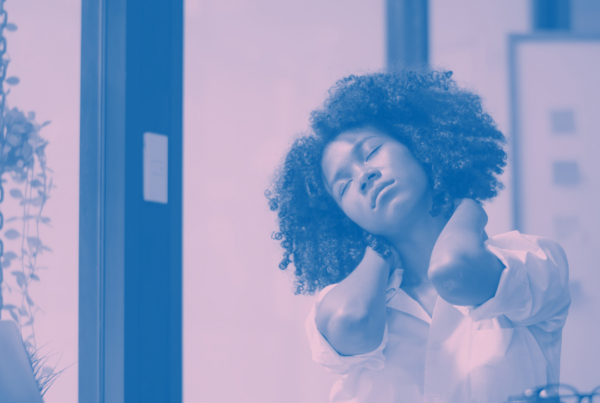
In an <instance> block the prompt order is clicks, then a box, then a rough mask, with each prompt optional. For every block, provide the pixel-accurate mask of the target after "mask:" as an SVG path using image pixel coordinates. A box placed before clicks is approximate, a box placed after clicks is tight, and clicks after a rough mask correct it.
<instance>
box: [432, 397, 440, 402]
mask: <svg viewBox="0 0 600 403" xmlns="http://www.w3.org/2000/svg"><path fill="white" fill-rule="evenodd" d="M431 403H440V399H439V398H438V397H434V398H433V399H431Z"/></svg>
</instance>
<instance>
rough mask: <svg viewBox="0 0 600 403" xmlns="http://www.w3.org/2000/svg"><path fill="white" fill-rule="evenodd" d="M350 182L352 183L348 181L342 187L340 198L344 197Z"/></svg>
mask: <svg viewBox="0 0 600 403" xmlns="http://www.w3.org/2000/svg"><path fill="white" fill-rule="evenodd" d="M350 182H352V181H348V182H346V183H344V184H343V185H342V186H341V187H340V197H341V196H343V195H344V193H345V192H346V188H347V187H348V185H350Z"/></svg>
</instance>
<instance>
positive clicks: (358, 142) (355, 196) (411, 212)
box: [321, 128, 431, 236]
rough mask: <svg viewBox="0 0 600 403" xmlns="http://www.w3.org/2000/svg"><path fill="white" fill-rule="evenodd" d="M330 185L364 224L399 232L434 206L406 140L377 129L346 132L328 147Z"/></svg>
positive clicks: (375, 231)
mask: <svg viewBox="0 0 600 403" xmlns="http://www.w3.org/2000/svg"><path fill="white" fill-rule="evenodd" d="M321 167H322V171H323V180H324V181H325V187H326V188H327V190H328V191H329V193H330V194H331V196H332V197H333V199H334V200H335V201H336V203H337V204H338V205H339V206H340V208H341V209H342V210H343V211H344V213H345V214H346V215H347V216H348V217H349V218H350V219H351V220H352V221H354V222H355V223H356V224H358V225H359V226H360V227H361V228H363V229H365V230H366V231H369V232H370V233H372V234H375V235H382V236H386V235H394V234H397V233H398V232H399V231H401V228H403V227H405V226H406V225H407V224H409V222H410V220H412V219H415V218H416V217H417V216H419V215H421V214H423V213H426V214H428V212H429V210H430V209H431V189H430V186H429V184H428V180H427V175H426V173H425V171H424V170H423V167H422V166H421V165H420V164H419V162H417V160H416V159H415V158H414V157H413V155H412V153H411V152H410V151H409V150H408V148H406V147H405V146H404V145H403V144H402V143H400V142H398V141H397V140H395V139H393V138H392V137H390V136H388V135H386V134H384V133H382V132H380V131H378V130H376V129H373V128H361V129H356V130H351V131H347V132H343V133H341V134H340V135H339V136H337V137H336V138H335V140H334V141H332V142H331V143H330V144H329V145H327V147H326V148H325V150H324V153H323V159H322V161H321Z"/></svg>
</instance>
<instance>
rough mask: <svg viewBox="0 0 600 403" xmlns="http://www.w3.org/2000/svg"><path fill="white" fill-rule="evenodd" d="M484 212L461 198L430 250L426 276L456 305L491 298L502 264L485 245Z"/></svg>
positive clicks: (496, 285) (471, 202)
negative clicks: (431, 250)
mask: <svg viewBox="0 0 600 403" xmlns="http://www.w3.org/2000/svg"><path fill="white" fill-rule="evenodd" d="M486 224H487V214H486V213H485V211H484V210H483V208H482V207H481V206H480V205H479V204H478V203H477V202H476V201H475V200H472V199H463V201H462V202H461V204H460V205H459V206H458V207H457V209H456V211H455V212H454V214H453V215H452V217H451V218H450V220H449V221H448V223H447V224H446V226H445V227H444V230H443V231H442V233H441V234H440V236H439V238H438V240H437V242H436V244H435V247H434V249H433V252H432V255H431V260H430V267H429V273H428V274H429V278H430V279H431V281H432V283H433V285H434V286H435V287H436V290H437V291H438V294H439V295H440V296H441V297H442V298H444V299H446V300H447V301H448V302H450V303H453V304H455V305H478V304H481V303H483V302H485V301H486V300H488V299H489V298H491V297H493V296H494V294H495V292H496V289H497V287H498V282H499V280H500V275H501V273H502V270H503V268H504V266H503V265H502V263H501V262H500V261H499V260H498V259H497V258H496V256H494V255H493V254H492V253H490V252H489V251H488V250H487V249H486V247H485V244H484V241H485V239H487V235H486V234H485V225H486Z"/></svg>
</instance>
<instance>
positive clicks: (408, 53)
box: [386, 0, 429, 70]
mask: <svg viewBox="0 0 600 403" xmlns="http://www.w3.org/2000/svg"><path fill="white" fill-rule="evenodd" d="M427 3H428V2H427V0H387V4H386V8H387V10H386V12H387V18H386V20H387V67H388V69H389V70H394V69H398V68H409V69H410V68H425V67H426V66H427V64H428V62H429V42H428V41H429V39H428V36H429V35H428V30H429V28H428V5H427Z"/></svg>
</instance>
